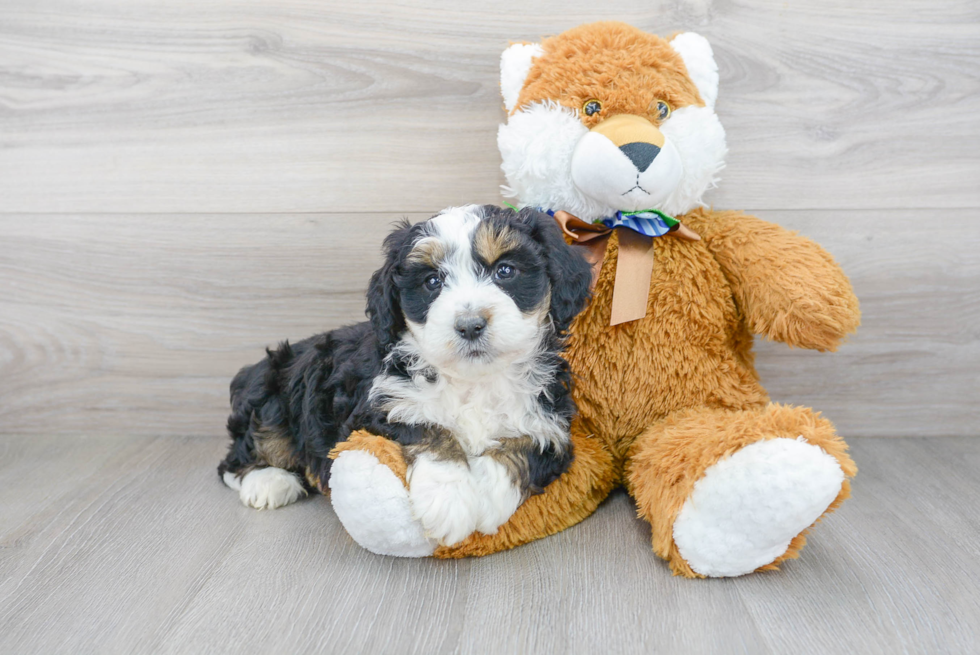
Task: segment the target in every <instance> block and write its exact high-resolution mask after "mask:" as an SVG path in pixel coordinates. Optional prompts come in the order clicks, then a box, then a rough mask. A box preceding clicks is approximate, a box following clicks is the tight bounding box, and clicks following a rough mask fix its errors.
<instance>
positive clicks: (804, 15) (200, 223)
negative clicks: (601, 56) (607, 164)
mask: <svg viewBox="0 0 980 655" xmlns="http://www.w3.org/2000/svg"><path fill="white" fill-rule="evenodd" d="M604 18H614V19H621V20H627V21H629V22H632V23H633V24H635V25H637V26H639V27H642V28H645V29H648V30H650V31H653V32H657V33H661V34H669V33H671V32H673V31H675V30H695V31H698V32H700V33H702V34H704V35H706V36H707V37H708V38H709V39H710V40H711V42H712V44H713V45H714V48H715V52H716V56H717V58H718V61H719V64H720V68H721V92H720V96H719V101H718V112H719V114H720V116H721V118H722V121H723V123H724V124H725V126H726V128H727V130H728V134H729V147H730V151H731V155H730V158H729V164H728V168H727V169H726V171H725V172H724V176H723V181H722V185H721V187H720V188H719V189H718V190H716V191H715V192H713V195H711V196H710V197H709V200H710V201H711V202H712V203H713V204H714V205H715V206H716V207H719V208H739V209H745V210H748V211H751V212H754V213H757V214H758V215H760V216H762V217H763V218H765V219H767V220H772V221H775V222H778V223H781V224H783V225H785V226H787V227H790V228H793V229H798V230H801V231H802V232H803V233H804V234H807V235H810V236H813V237H814V238H816V239H818V240H819V241H820V242H821V243H823V244H824V245H825V246H826V247H827V248H828V249H829V250H830V251H831V252H832V253H833V254H834V255H835V256H836V257H837V258H838V259H839V261H840V262H841V264H842V265H843V266H844V268H845V270H846V271H847V272H848V273H849V274H850V275H851V277H852V280H853V282H854V284H855V287H856V288H857V291H858V294H859V296H860V297H861V299H862V301H863V311H864V326H863V327H862V330H861V331H860V333H859V334H858V335H857V336H856V337H855V338H853V339H852V340H851V341H850V342H849V343H848V344H847V345H846V346H845V347H843V348H842V349H841V350H840V351H839V352H838V353H836V354H833V355H819V354H817V353H810V352H803V351H794V350H790V349H788V348H786V347H785V346H783V345H781V344H768V343H763V344H760V345H759V366H760V370H761V372H762V375H763V379H764V381H765V382H766V384H767V386H768V388H769V390H770V392H771V393H772V395H773V397H774V398H775V399H777V400H781V401H786V402H798V403H805V404H809V405H813V406H814V407H817V408H818V409H821V410H824V411H825V413H826V414H827V415H828V416H829V417H830V418H832V419H833V420H835V421H836V422H837V424H838V426H839V428H840V429H841V431H842V433H843V434H844V435H845V436H847V435H867V436H909V435H927V436H934V435H974V436H975V435H976V434H977V433H978V430H977V428H978V427H980V329H978V327H977V326H978V325H980V157H978V154H977V153H978V152H980V120H978V117H980V93H978V91H980V5H977V3H975V2H967V1H957V0H940V1H938V2H934V1H931V0H912V1H909V2H905V3H903V4H902V6H901V7H900V8H899V7H896V6H895V4H894V3H891V2H886V1H885V0H869V1H867V2H862V3H860V4H855V3H852V2H846V1H844V0H826V1H820V2H811V3H790V4H786V3H785V2H782V1H779V2H776V1H771V2H767V1H765V0H751V2H743V3H721V2H680V3H677V2H657V1H653V2H649V1H647V2H618V1H617V2H604V3H601V5H597V4H596V3H594V2H584V1H581V0H571V1H565V0H563V1H562V2H558V1H557V0H548V1H546V2H541V3H537V4H532V3H527V2H514V1H510V0H509V1H506V2H497V3H479V4H477V3H473V4H464V3H454V2H448V1H442V2H434V1H430V2H419V3H412V4H411V5H409V4H407V3H389V2H382V1H375V0H368V1H359V2H356V3H355V2H348V3H342V2H336V1H329V2H318V3H305V2H297V1H296V0H264V1H260V2H244V1H242V0H214V1H211V2H208V3H199V2H191V1H190V0H179V1H173V2H167V3H163V2H153V1H150V0H138V1H137V0H130V1H128V2H121V1H120V0H98V1H96V2H92V1H91V0H6V1H5V2H4V3H2V5H0V244H2V248H0V430H2V431H8V432H26V433H64V434H69V433H75V434H78V433H93V432H100V433H104V434H108V435H120V436H122V435H131V434H146V435H150V434H152V435H178V434H219V433H220V432H221V431H222V423H223V416H224V413H225V406H226V402H227V399H226V388H227V381H228V379H229V378H230V376H231V375H232V374H233V373H234V372H235V371H236V370H237V369H238V367H240V366H241V365H243V364H245V363H249V362H251V361H253V360H255V359H256V358H257V357H259V356H260V355H261V348H262V347H264V346H265V345H268V344H271V343H274V342H275V341H276V340H278V339H281V338H286V337H289V338H292V339H296V338H301V337H304V336H307V335H309V334H311V333H313V332H314V331H317V330H322V329H326V328H330V327H334V326H337V325H339V324H341V323H344V322H349V321H353V320H357V319H358V318H359V317H360V316H361V310H362V306H363V299H362V298H363V295H362V294H363V291H364V288H365V286H366V283H367V278H368V275H369V274H370V272H371V270H372V269H373V268H374V267H375V266H376V265H377V262H378V260H379V255H378V247H379V244H380V241H381V239H382V238H383V236H384V233H385V231H386V229H387V225H388V223H390V222H391V221H392V220H394V219H395V218H397V217H399V216H402V215H408V216H409V217H410V218H413V219H418V218H423V217H425V216H428V215H430V214H431V213H432V212H434V211H436V210H438V209H440V208H442V207H444V206H447V205H453V204H461V203H468V202H499V200H500V195H499V192H498V186H499V184H501V183H502V182H503V179H502V176H501V174H500V172H499V167H498V166H499V160H498V155H497V150H496V145H495V132H496V127H497V124H498V123H499V122H500V121H501V120H502V119H503V111H502V109H501V107H500V100H499V96H498V89H497V60H498V57H499V53H500V51H501V49H502V48H504V47H505V46H506V44H507V43H508V41H509V40H523V39H529V40H530V39H536V38H539V37H540V36H541V35H545V34H550V33H556V32H559V31H561V30H563V29H566V28H568V27H571V26H573V25H576V24H578V23H582V22H586V21H591V20H596V19H604Z"/></svg>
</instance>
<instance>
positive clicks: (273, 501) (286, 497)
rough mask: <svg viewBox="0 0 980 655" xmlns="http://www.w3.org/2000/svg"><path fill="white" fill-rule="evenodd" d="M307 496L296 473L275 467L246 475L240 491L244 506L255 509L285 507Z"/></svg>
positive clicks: (239, 495) (226, 482)
mask: <svg viewBox="0 0 980 655" xmlns="http://www.w3.org/2000/svg"><path fill="white" fill-rule="evenodd" d="M225 475H227V474H225ZM225 484H228V481H227V480H225ZM228 486H231V485H230V484H229V485H228ZM232 488H233V489H234V487H232ZM305 495H306V489H305V488H304V487H303V484H302V483H301V482H300V481H299V478H298V477H296V475H295V474H294V473H290V472H289V471H287V470H285V469H280V468H276V467H274V466H270V467H268V468H264V469H256V470H254V471H249V472H248V473H246V474H245V477H243V478H242V481H241V488H240V489H239V491H238V497H239V498H240V499H241V501H242V504H243V505H247V506H248V507H254V508H255V509H275V508H277V507H283V506H285V505H289V504H290V503H294V502H296V501H297V500H298V499H299V498H300V496H305Z"/></svg>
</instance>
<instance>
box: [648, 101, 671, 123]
mask: <svg viewBox="0 0 980 655" xmlns="http://www.w3.org/2000/svg"><path fill="white" fill-rule="evenodd" d="M651 105H652V107H651V109H653V112H654V113H655V114H656V115H657V118H658V119H660V120H662V121H663V120H667V117H668V116H670V105H668V104H667V103H666V102H664V101H663V100H654V101H653V102H652V103H651Z"/></svg>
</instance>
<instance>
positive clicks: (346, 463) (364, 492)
mask: <svg viewBox="0 0 980 655" xmlns="http://www.w3.org/2000/svg"><path fill="white" fill-rule="evenodd" d="M329 486H330V502H331V504H332V505H333V509H334V512H335V513H336V514H337V518H339V519H340V522H341V523H342V524H343V525H344V529H346V530H347V533H348V534H349V535H350V536H351V537H352V538H353V539H354V541H356V542H357V543H358V544H360V545H361V546H362V547H364V548H366V549H367V550H369V551H371V552H372V553H376V554H378V555H394V556H396V557H427V556H429V555H431V554H432V552H433V551H434V550H435V546H436V544H435V541H430V540H429V539H426V537H425V533H424V532H423V529H422V524H421V523H420V522H419V521H417V520H416V519H415V518H414V517H413V515H412V505H411V502H410V501H409V498H408V489H406V488H405V485H404V484H402V481H401V480H399V479H398V477H397V476H395V474H394V473H392V471H391V469H390V468H388V467H387V466H385V465H384V464H382V463H381V462H379V461H378V458H377V457H375V456H374V455H372V454H371V453H367V452H364V451H361V450H347V451H344V452H342V453H340V456H339V457H337V459H336V460H334V462H333V464H332V465H331V468H330V481H329Z"/></svg>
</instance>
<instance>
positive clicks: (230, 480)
mask: <svg viewBox="0 0 980 655" xmlns="http://www.w3.org/2000/svg"><path fill="white" fill-rule="evenodd" d="M221 479H222V480H224V483H225V486H226V487H228V488H229V489H232V490H234V491H241V490H242V481H241V480H239V479H238V476H237V475H235V474H234V473H232V472H231V471H225V472H224V474H223V475H222V476H221Z"/></svg>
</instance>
